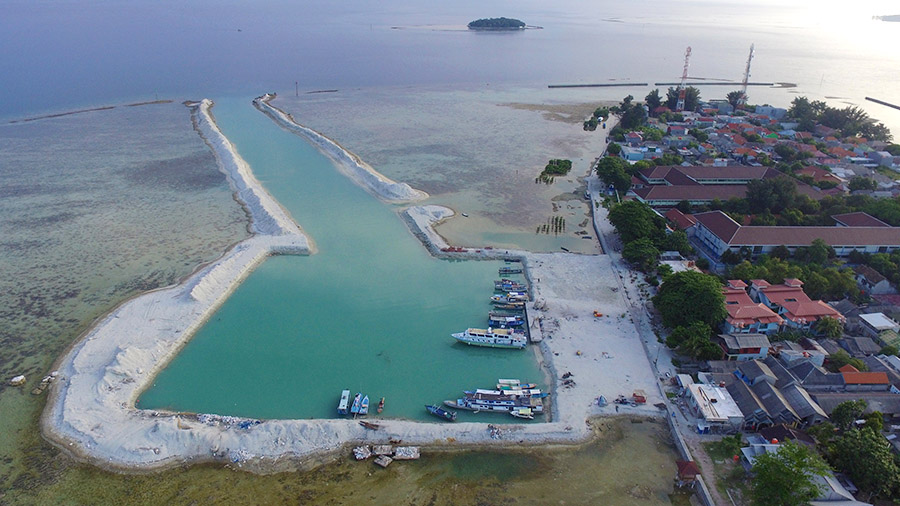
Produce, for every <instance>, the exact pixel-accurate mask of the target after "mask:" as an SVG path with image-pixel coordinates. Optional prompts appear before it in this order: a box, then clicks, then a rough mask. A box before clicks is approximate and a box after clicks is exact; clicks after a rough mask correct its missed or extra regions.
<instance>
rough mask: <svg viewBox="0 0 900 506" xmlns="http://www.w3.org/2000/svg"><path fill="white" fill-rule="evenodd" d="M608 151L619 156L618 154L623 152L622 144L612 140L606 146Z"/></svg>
mask: <svg viewBox="0 0 900 506" xmlns="http://www.w3.org/2000/svg"><path fill="white" fill-rule="evenodd" d="M606 152H607V153H609V154H611V155H616V156H618V154H619V153H621V152H622V146H620V145H618V144H616V143H615V142H610V143H609V145H608V146H606Z"/></svg>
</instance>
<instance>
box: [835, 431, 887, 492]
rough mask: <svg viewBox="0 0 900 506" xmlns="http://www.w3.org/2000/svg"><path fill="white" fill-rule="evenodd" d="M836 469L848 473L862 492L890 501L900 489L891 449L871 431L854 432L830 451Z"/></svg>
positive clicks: (879, 435) (885, 441)
mask: <svg viewBox="0 0 900 506" xmlns="http://www.w3.org/2000/svg"><path fill="white" fill-rule="evenodd" d="M829 450H830V451H829V454H830V455H831V457H832V462H833V463H834V465H835V467H837V468H838V469H841V470H843V471H845V472H846V473H847V474H849V475H850V478H851V479H852V480H853V482H854V483H855V484H856V486H858V487H859V488H860V489H861V490H865V491H866V492H869V493H870V494H872V495H874V496H882V497H885V498H888V497H889V496H890V494H891V492H892V491H893V489H894V488H895V487H897V486H898V485H900V469H898V467H897V462H896V461H895V459H894V455H893V454H892V453H891V445H890V443H888V441H887V440H886V439H885V438H884V437H883V436H882V435H881V434H880V433H878V432H876V431H874V430H873V429H871V428H868V427H864V428H862V429H857V428H853V429H850V430H848V431H847V432H845V433H844V434H843V435H842V436H841V437H839V438H837V439H836V440H835V441H834V442H833V443H832V444H831V445H830V448H829Z"/></svg>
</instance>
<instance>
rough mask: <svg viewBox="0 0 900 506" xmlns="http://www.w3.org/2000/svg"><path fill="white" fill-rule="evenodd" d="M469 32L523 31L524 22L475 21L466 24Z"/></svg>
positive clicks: (492, 19) (512, 20)
mask: <svg viewBox="0 0 900 506" xmlns="http://www.w3.org/2000/svg"><path fill="white" fill-rule="evenodd" d="M468 27H469V30H524V29H525V22H524V21H521V20H518V19H512V18H484V19H476V20H475V21H472V22H471V23H469V24H468Z"/></svg>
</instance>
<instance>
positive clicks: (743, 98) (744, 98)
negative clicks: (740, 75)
mask: <svg viewBox="0 0 900 506" xmlns="http://www.w3.org/2000/svg"><path fill="white" fill-rule="evenodd" d="M751 60H753V44H750V56H748V57H747V68H746V69H745V70H744V81H743V83H742V84H741V99H740V101H739V102H738V105H747V82H748V81H750V61H751Z"/></svg>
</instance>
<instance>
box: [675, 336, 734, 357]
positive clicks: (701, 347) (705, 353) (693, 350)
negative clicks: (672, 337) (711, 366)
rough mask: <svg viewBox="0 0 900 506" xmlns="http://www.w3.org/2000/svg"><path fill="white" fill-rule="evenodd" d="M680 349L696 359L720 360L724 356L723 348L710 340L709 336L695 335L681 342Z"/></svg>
mask: <svg viewBox="0 0 900 506" xmlns="http://www.w3.org/2000/svg"><path fill="white" fill-rule="evenodd" d="M678 351H680V352H681V353H684V354H685V355H689V356H691V357H692V358H694V359H696V360H719V359H721V358H722V355H723V352H722V348H720V347H719V345H717V344H716V343H714V342H712V341H710V339H709V336H708V335H707V336H700V335H694V336H691V337H690V338H688V339H687V340H686V341H685V342H683V343H681V346H679V347H678Z"/></svg>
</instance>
